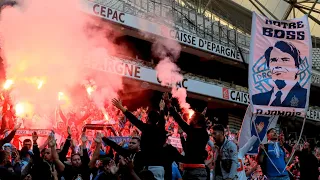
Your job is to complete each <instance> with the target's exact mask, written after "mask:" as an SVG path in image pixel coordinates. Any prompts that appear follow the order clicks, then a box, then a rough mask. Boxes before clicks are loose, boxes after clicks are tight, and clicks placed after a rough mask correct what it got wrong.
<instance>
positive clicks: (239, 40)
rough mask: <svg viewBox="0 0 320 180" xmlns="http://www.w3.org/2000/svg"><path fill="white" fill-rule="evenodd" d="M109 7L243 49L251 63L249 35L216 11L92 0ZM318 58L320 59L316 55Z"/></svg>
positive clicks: (318, 44) (160, 2)
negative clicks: (205, 11)
mask: <svg viewBox="0 0 320 180" xmlns="http://www.w3.org/2000/svg"><path fill="white" fill-rule="evenodd" d="M93 1H95V2H97V3H99V4H103V5H105V6H107V7H110V8H113V9H117V10H119V11H122V12H124V13H128V14H131V15H134V16H137V17H140V18H144V19H147V20H150V21H153V22H158V23H161V24H166V25H170V26H172V27H175V28H177V29H179V30H180V31H183V32H186V33H190V34H194V35H196V36H198V37H201V38H204V39H206V40H209V41H213V42H216V43H219V44H222V45H225V46H228V47H233V48H237V47H240V48H241V49H242V53H243V55H244V57H245V62H248V57H249V56H248V55H249V47H250V35H248V34H245V33H243V32H241V31H240V30H239V29H237V27H235V26H232V25H231V24H230V23H228V22H226V21H224V20H222V19H221V18H220V17H219V16H217V15H215V14H213V13H204V14H202V13H199V12H197V10H196V9H191V8H188V7H187V6H183V5H181V3H179V2H177V1H175V0H93ZM312 44H313V47H314V48H320V38H317V37H313V38H312ZM313 60H315V61H319V62H320V58H319V59H318V58H315V57H313Z"/></svg>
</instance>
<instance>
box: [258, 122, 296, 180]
mask: <svg viewBox="0 0 320 180" xmlns="http://www.w3.org/2000/svg"><path fill="white" fill-rule="evenodd" d="M267 136H268V143H267V144H264V145H263V146H261V147H260V149H259V154H258V156H257V162H258V164H259V165H260V166H261V169H262V171H263V174H264V175H266V176H267V177H268V179H269V180H290V178H289V174H288V171H287V170H286V152H285V149H284V148H283V145H281V143H279V142H278V134H277V132H276V130H275V129H274V128H271V129H269V130H268V132H267ZM266 153H267V154H266Z"/></svg>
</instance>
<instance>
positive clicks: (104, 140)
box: [102, 137, 130, 157]
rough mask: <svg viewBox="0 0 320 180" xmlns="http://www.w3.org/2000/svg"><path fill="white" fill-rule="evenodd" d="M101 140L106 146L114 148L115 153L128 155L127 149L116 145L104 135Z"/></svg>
mask: <svg viewBox="0 0 320 180" xmlns="http://www.w3.org/2000/svg"><path fill="white" fill-rule="evenodd" d="M102 140H103V142H104V143H106V144H107V145H108V146H110V147H111V148H112V149H114V150H115V151H116V152H117V153H119V155H121V156H123V157H128V156H130V152H129V150H127V149H124V148H123V147H121V146H120V145H118V144H117V143H116V142H114V141H112V140H110V139H108V138H106V137H103V138H102Z"/></svg>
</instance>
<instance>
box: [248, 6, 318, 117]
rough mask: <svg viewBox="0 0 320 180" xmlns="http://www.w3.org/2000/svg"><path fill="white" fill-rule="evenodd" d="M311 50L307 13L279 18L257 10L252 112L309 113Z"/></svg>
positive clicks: (252, 49) (252, 50) (251, 64)
mask: <svg viewBox="0 0 320 180" xmlns="http://www.w3.org/2000/svg"><path fill="white" fill-rule="evenodd" d="M311 51H312V44H311V36H310V28H309V23H308V18H307V16H303V17H302V18H296V19H292V20H287V21H275V20H270V19H268V18H266V17H263V16H261V15H258V14H256V13H254V12H253V16H252V29H251V44H250V60H249V93H250V104H251V112H253V113H254V114H257V115H264V116H273V115H279V116H304V115H305V114H306V112H307V109H308V105H309V93H310V84H311V71H312V62H311V57H312V53H311Z"/></svg>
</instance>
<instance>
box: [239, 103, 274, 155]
mask: <svg viewBox="0 0 320 180" xmlns="http://www.w3.org/2000/svg"><path fill="white" fill-rule="evenodd" d="M278 119H279V116H271V117H268V116H257V115H253V114H252V112H251V111H250V108H249V107H248V108H247V111H246V114H245V116H244V119H243V121H242V126H241V131H240V138H239V148H242V147H243V146H244V145H245V144H246V143H247V142H248V140H249V139H250V138H251V137H252V136H257V137H258V138H260V140H257V141H256V142H255V143H254V144H253V146H252V148H251V149H250V150H249V152H248V153H247V154H257V153H258V149H259V144H260V141H261V142H262V143H266V142H267V136H266V134H267V131H268V130H269V129H271V128H275V127H276V124H277V121H278Z"/></svg>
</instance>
